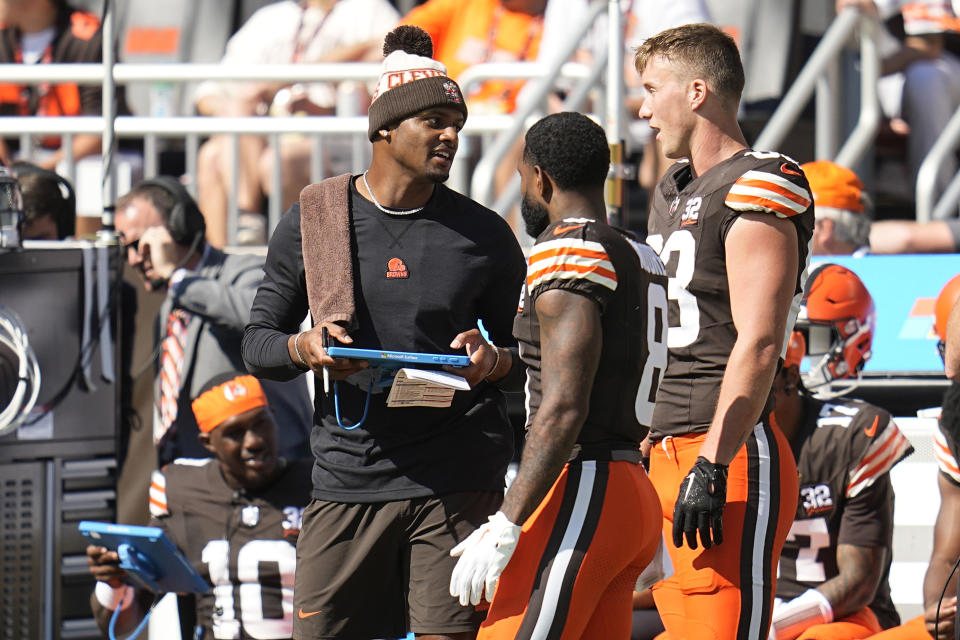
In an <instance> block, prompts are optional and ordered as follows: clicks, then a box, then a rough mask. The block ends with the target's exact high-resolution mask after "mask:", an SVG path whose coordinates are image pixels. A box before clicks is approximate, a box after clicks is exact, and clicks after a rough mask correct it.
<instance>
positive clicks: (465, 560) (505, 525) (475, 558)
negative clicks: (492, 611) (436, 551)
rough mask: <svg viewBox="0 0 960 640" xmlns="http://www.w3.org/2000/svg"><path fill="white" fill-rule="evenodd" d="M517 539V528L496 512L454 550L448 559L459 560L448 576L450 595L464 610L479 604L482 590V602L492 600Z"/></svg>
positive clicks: (500, 513) (501, 513) (518, 531)
mask: <svg viewBox="0 0 960 640" xmlns="http://www.w3.org/2000/svg"><path fill="white" fill-rule="evenodd" d="M519 538H520V527H519V526H517V525H515V524H513V523H512V522H510V521H509V520H508V519H507V516H505V515H503V512H502V511H497V512H496V513H495V514H493V515H492V516H490V517H489V518H488V522H487V523H486V524H484V525H482V526H480V527H479V528H478V529H477V530H476V531H474V532H473V533H471V534H470V535H469V536H468V537H467V539H466V540H464V541H463V542H461V543H460V544H458V545H457V546H455V547H454V548H453V549H452V550H451V551H450V555H451V556H452V557H454V558H457V557H459V558H460V559H459V560H458V561H457V566H456V567H454V568H453V575H451V576H450V595H451V596H453V597H454V598H459V599H460V604H461V605H464V606H466V605H467V603H469V604H472V605H478V604H480V599H481V598H482V597H483V595H484V588H486V599H487V600H493V592H494V590H495V589H496V588H497V580H498V579H499V578H500V573H501V572H502V571H503V569H504V567H506V566H507V563H508V562H510V557H511V556H512V555H513V551H514V549H516V548H517V540H519Z"/></svg>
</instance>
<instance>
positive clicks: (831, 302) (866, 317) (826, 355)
mask: <svg viewBox="0 0 960 640" xmlns="http://www.w3.org/2000/svg"><path fill="white" fill-rule="evenodd" d="M875 327H876V311H875V309H874V305H873V297H872V296H871V295H870V292H869V291H867V288H866V287H865V286H864V284H863V282H862V281H861V280H860V278H859V277H857V274H855V273H854V272H853V271H850V270H849V269H847V268H845V267H841V266H840V265H837V264H825V265H821V266H819V267H817V268H816V269H815V270H814V271H813V272H812V273H811V274H810V276H809V277H808V278H807V282H806V285H805V286H804V293H803V300H802V302H801V308H800V316H799V317H798V318H797V326H796V328H797V330H798V331H800V332H801V333H802V334H803V337H804V339H805V341H806V353H807V355H809V356H811V358H812V364H811V367H810V371H808V372H805V373H804V374H803V383H804V385H805V386H806V387H807V388H808V389H813V388H816V387H819V386H822V385H825V384H828V383H830V382H832V381H834V380H842V379H844V378H853V377H856V376H857V375H859V373H860V371H861V370H862V369H863V365H865V364H866V362H867V360H869V359H870V354H871V351H870V349H871V345H872V344H873V332H874V329H875Z"/></svg>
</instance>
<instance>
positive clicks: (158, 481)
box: [150, 470, 170, 518]
mask: <svg viewBox="0 0 960 640" xmlns="http://www.w3.org/2000/svg"><path fill="white" fill-rule="evenodd" d="M169 514H170V511H169V510H168V509H167V477H166V476H165V475H163V471H159V470H154V471H153V473H152V474H151V475H150V515H151V516H153V517H154V518H160V517H162V516H166V515H169Z"/></svg>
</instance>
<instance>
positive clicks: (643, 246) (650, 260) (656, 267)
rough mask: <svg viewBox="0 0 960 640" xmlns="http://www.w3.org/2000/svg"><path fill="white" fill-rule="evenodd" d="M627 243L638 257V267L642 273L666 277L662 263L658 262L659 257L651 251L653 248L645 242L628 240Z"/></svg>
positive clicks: (665, 270)
mask: <svg viewBox="0 0 960 640" xmlns="http://www.w3.org/2000/svg"><path fill="white" fill-rule="evenodd" d="M628 242H629V243H630V246H631V247H633V250H634V251H636V252H637V255H638V256H639V257H640V267H641V268H643V270H644V271H646V272H647V273H650V274H653V275H655V276H665V275H667V268H666V267H665V266H663V261H661V260H660V256H658V255H657V252H656V251H654V250H653V247H651V246H650V245H648V244H647V243H646V242H637V241H636V240H628Z"/></svg>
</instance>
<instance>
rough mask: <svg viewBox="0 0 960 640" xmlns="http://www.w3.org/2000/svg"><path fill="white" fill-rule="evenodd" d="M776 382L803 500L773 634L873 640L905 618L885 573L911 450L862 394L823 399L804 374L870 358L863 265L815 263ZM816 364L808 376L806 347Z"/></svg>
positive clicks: (870, 313)
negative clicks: (859, 270) (900, 472)
mask: <svg viewBox="0 0 960 640" xmlns="http://www.w3.org/2000/svg"><path fill="white" fill-rule="evenodd" d="M804 290H805V292H806V294H805V295H804V298H803V307H802V308H801V311H800V319H799V320H798V321H797V329H798V330H797V331H794V332H793V335H792V336H791V338H790V344H789V346H788V347H787V356H786V359H785V361H784V364H783V367H782V368H781V370H780V372H779V373H778V374H777V377H776V378H775V379H774V383H773V390H774V398H775V401H776V409H775V411H774V413H773V415H772V416H771V418H770V419H771V421H773V422H775V423H776V425H777V426H778V427H780V428H781V429H782V430H783V433H784V434H785V435H786V436H787V438H788V439H789V440H790V445H791V447H792V449H793V452H794V454H795V455H796V460H797V471H798V472H799V478H800V495H799V504H798V508H797V512H796V516H795V517H794V521H793V525H792V526H791V528H790V535H789V536H788V537H787V542H786V544H785V545H784V548H783V554H782V555H781V556H780V571H779V575H778V578H777V603H776V605H775V606H774V610H773V625H772V628H771V632H770V639H771V640H794V639H795V638H801V639H804V640H813V639H816V640H844V639H849V638H865V637H867V636H870V635H872V634H874V633H878V632H880V631H881V630H882V629H888V628H891V627H894V626H896V625H898V624H899V623H900V618H899V615H898V614H897V610H896V609H895V608H894V606H893V602H892V601H891V599H890V585H889V584H888V580H887V577H888V574H889V571H890V562H891V536H892V533H893V498H894V496H893V486H892V484H891V482H890V475H889V473H890V469H892V468H893V467H894V465H896V464H897V463H898V462H900V461H901V460H903V459H904V458H905V457H906V456H908V455H909V454H910V453H911V452H912V451H913V447H912V446H910V443H909V442H908V441H907V439H906V437H904V435H903V434H902V433H901V432H900V429H899V428H898V427H897V424H896V423H895V422H894V421H893V418H892V417H891V416H890V414H889V413H888V412H886V411H884V410H883V409H880V408H879V407H875V406H873V405H871V404H868V403H866V402H861V401H860V400H830V401H823V400H818V399H816V398H814V397H813V395H812V393H811V391H809V390H808V389H807V387H806V386H805V385H804V381H805V380H807V379H808V378H813V379H814V381H815V382H816V383H817V384H818V385H820V384H821V383H824V381H825V379H829V380H830V381H832V380H842V379H847V380H850V379H853V378H856V377H858V376H859V373H860V371H861V369H862V368H863V365H864V364H865V363H866V361H867V360H868V359H869V357H870V355H871V352H872V351H871V348H872V342H873V332H874V327H875V324H876V320H875V313H874V305H873V298H872V297H871V296H870V292H869V291H867V288H866V287H865V286H864V285H863V283H862V282H861V281H860V278H858V277H857V275H856V274H855V273H853V272H852V271H850V270H849V269H846V268H844V267H842V266H839V265H835V264H827V265H822V266H820V267H818V268H817V269H816V270H815V271H813V273H811V274H810V277H809V278H808V279H807V284H806V286H805V287H804ZM807 354H809V355H810V356H811V358H812V360H813V367H812V369H811V371H809V372H806V373H804V374H802V375H801V373H800V364H801V361H802V359H803V357H804V355H807Z"/></svg>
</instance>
